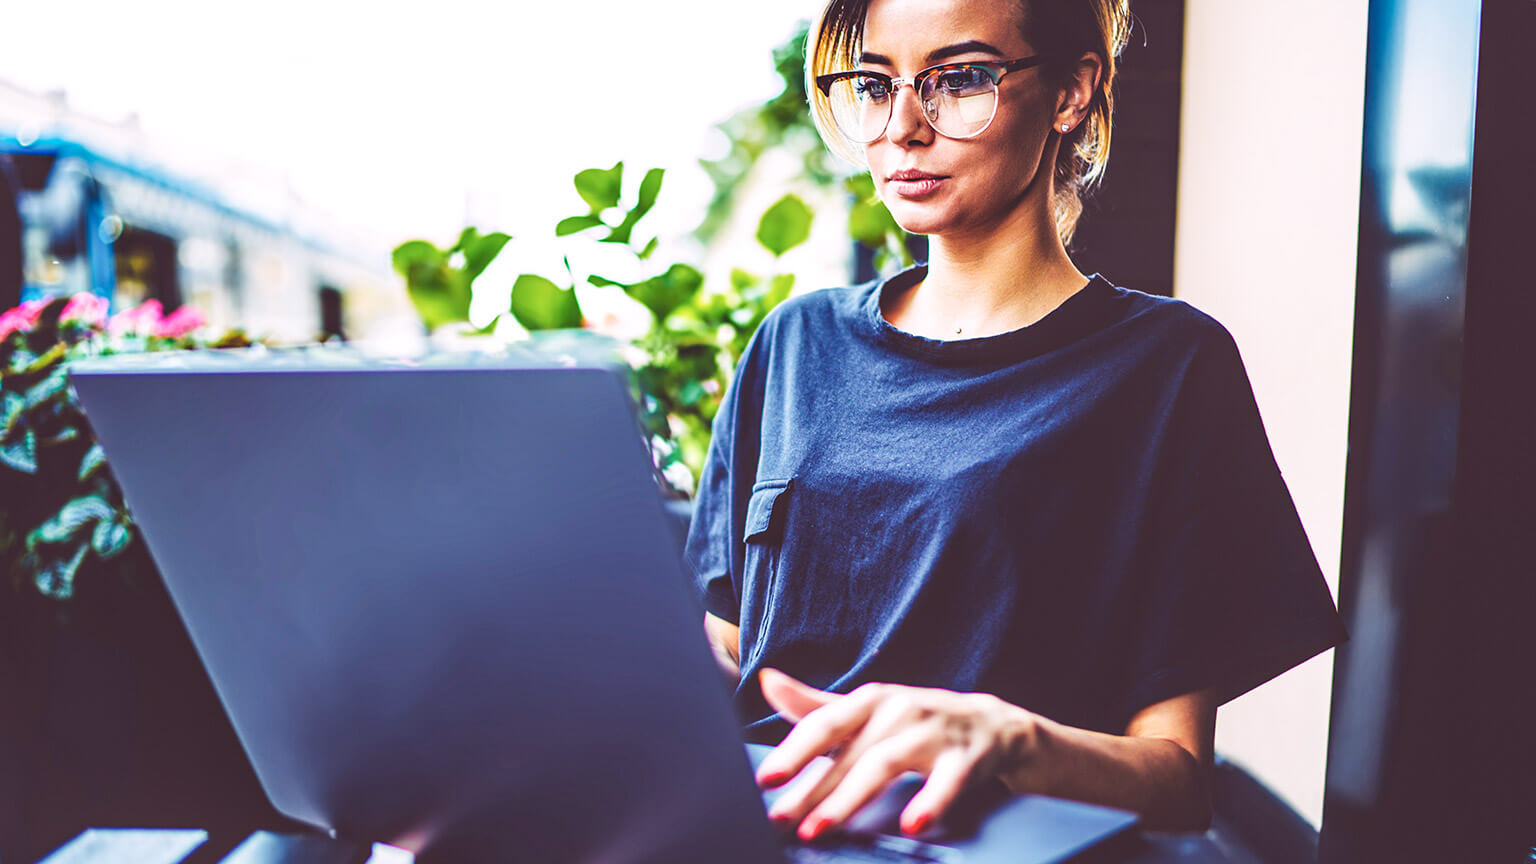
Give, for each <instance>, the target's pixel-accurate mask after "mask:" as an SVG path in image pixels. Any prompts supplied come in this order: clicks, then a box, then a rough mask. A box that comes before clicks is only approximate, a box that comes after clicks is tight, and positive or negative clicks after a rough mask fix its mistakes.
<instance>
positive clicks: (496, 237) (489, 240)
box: [464, 231, 512, 283]
mask: <svg viewBox="0 0 1536 864" xmlns="http://www.w3.org/2000/svg"><path fill="white" fill-rule="evenodd" d="M511 239H512V237H511V236H510V235H507V234H503V233H501V232H500V231H493V232H491V233H490V234H483V235H480V236H478V237H476V238H475V239H474V240H472V241H470V242H469V244H468V245H466V246H465V247H464V281H465V282H471V283H472V282H474V281H475V279H476V278H477V277H479V275H480V274H481V273H484V272H485V268H487V267H489V266H491V262H492V261H495V260H496V256H497V255H500V254H501V250H502V247H504V246H506V245H507V241H508V240H511Z"/></svg>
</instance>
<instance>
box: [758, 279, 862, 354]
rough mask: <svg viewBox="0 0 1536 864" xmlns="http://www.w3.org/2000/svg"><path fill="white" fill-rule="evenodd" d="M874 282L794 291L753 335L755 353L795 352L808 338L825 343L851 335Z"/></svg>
mask: <svg viewBox="0 0 1536 864" xmlns="http://www.w3.org/2000/svg"><path fill="white" fill-rule="evenodd" d="M877 286H878V283H876V282H868V283H865V284H862V285H853V286H850V287H844V288H820V289H816V290H814V291H807V292H806V293H804V294H796V295H795V296H793V297H790V298H788V299H787V300H785V301H784V302H782V303H780V304H779V305H777V306H775V307H774V308H773V311H771V312H769V313H768V315H767V316H766V317H765V318H764V319H763V323H762V325H761V326H759V327H758V331H757V333H756V334H754V335H753V347H754V348H755V349H756V351H755V352H749V353H761V354H772V353H774V352H775V351H778V350H785V351H796V350H798V349H799V348H801V347H803V345H804V343H806V342H807V341H808V340H814V342H815V343H816V344H820V345H826V344H827V343H828V342H829V341H837V340H838V339H840V338H843V337H846V336H851V335H852V334H853V333H854V332H855V331H856V328H857V327H858V326H859V321H860V320H861V319H862V317H863V315H864V307H865V304H866V303H867V302H868V300H869V298H870V295H871V294H872V293H873V292H874V291H875V289H876V288H877Z"/></svg>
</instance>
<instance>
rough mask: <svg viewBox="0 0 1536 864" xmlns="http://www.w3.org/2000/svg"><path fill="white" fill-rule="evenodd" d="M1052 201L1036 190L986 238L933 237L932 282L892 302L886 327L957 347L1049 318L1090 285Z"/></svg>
mask: <svg viewBox="0 0 1536 864" xmlns="http://www.w3.org/2000/svg"><path fill="white" fill-rule="evenodd" d="M1049 194H1050V184H1049V183H1043V184H1038V185H1032V187H1031V189H1030V190H1029V191H1027V192H1026V193H1025V196H1024V198H1023V199H1022V200H1021V201H1020V202H1019V203H1018V205H1016V206H1015V207H1014V208H1013V209H1012V211H1011V212H1010V213H1009V215H1008V216H1007V217H1006V218H1005V219H1003V220H1002V221H1001V222H999V223H993V224H992V225H990V226H988V229H987V230H985V231H977V232H956V233H945V234H942V235H932V236H930V237H929V247H928V254H929V258H928V273H927V275H926V276H925V277H924V278H923V281H922V282H920V283H918V284H917V285H915V286H914V287H913V288H912V290H910V291H908V292H906V293H905V294H904V295H903V296H901V297H898V298H895V299H894V300H893V302H892V303H891V304H890V308H888V309H887V310H886V318H887V320H889V321H890V322H891V323H892V324H893V325H895V326H897V327H900V328H902V329H904V330H907V331H908V332H912V333H917V334H919V335H923V336H929V337H932V338H936V339H954V338H977V337H981V336H990V335H995V334H997V333H1005V332H1008V331H1010V330H1015V329H1018V328H1020V327H1024V326H1027V325H1029V324H1033V323H1034V322H1035V321H1038V320H1040V319H1041V318H1043V317H1045V315H1046V314H1047V313H1049V312H1050V311H1051V310H1052V309H1055V308H1056V307H1057V306H1059V305H1060V304H1061V302H1062V301H1063V300H1065V299H1066V298H1067V297H1069V296H1071V295H1072V294H1073V293H1074V292H1075V291H1077V290H1078V289H1079V288H1081V287H1082V286H1083V285H1084V283H1085V282H1087V277H1085V276H1084V275H1083V274H1082V273H1080V272H1078V270H1077V268H1076V267H1075V266H1073V264H1072V260H1071V259H1070V258H1069V257H1067V251H1066V249H1065V247H1063V246H1062V243H1061V238H1060V236H1059V235H1058V234H1057V233H1056V225H1055V221H1054V219H1053V218H1052V211H1051V207H1050V206H1049V198H1048V196H1049ZM1042 199H1043V200H1042Z"/></svg>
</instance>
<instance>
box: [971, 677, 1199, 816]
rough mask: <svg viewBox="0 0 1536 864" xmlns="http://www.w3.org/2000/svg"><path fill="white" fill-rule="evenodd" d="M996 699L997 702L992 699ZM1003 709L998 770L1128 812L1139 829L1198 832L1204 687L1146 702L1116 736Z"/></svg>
mask: <svg viewBox="0 0 1536 864" xmlns="http://www.w3.org/2000/svg"><path fill="white" fill-rule="evenodd" d="M998 701H999V702H1001V700H998ZM1002 706H1003V707H1001V708H1000V709H999V710H1001V711H1003V712H1004V713H1005V714H1007V715H1011V718H1012V719H1011V721H1009V722H1008V723H1007V724H1006V726H1005V728H1006V729H1007V730H1008V732H1007V733H1006V734H1005V735H1004V737H1003V743H1002V745H1001V749H1002V752H1003V753H1004V756H1003V758H1002V759H1001V764H1000V765H999V771H998V774H999V776H1000V777H1001V778H1002V780H1003V782H1004V783H1006V784H1007V786H1008V788H1009V789H1011V790H1013V791H1014V792H1015V793H1017V794H1023V793H1027V792H1037V793H1040V794H1044V795H1054V796H1056V797H1058V798H1072V799H1074V800H1077V801H1092V802H1094V803H1098V804H1106V805H1109V806H1111V807H1119V808H1122V809H1125V810H1132V811H1135V812H1137V813H1140V814H1141V815H1142V818H1143V820H1144V822H1145V824H1146V826H1147V827H1150V828H1166V829H1171V830H1178V831H1203V830H1205V829H1206V828H1207V827H1209V826H1210V822H1211V797H1210V773H1211V765H1212V762H1213V755H1212V752H1213V750H1214V739H1215V735H1216V705H1215V700H1214V698H1213V696H1212V694H1211V693H1210V692H1208V691H1200V692H1195V693H1186V694H1184V695H1182V696H1175V697H1174V698H1172V699H1168V700H1166V701H1163V702H1159V703H1157V704H1155V705H1150V706H1148V707H1146V708H1144V709H1142V710H1141V711H1140V712H1138V713H1137V714H1136V716H1135V717H1133V718H1131V722H1130V723H1129V724H1127V726H1126V729H1125V734H1124V735H1106V734H1104V733H1102V732H1090V731H1088V730H1086V729H1078V728H1075V727H1072V726H1066V725H1063V724H1061V723H1056V722H1053V721H1051V720H1047V719H1046V718H1044V717H1040V716H1039V715H1036V714H1031V713H1029V712H1028V711H1025V710H1024V709H1022V708H1019V707H1017V706H1014V705H1009V704H1007V703H1005V702H1004V703H1002Z"/></svg>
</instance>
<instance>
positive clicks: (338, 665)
mask: <svg viewBox="0 0 1536 864" xmlns="http://www.w3.org/2000/svg"><path fill="white" fill-rule="evenodd" d="M72 378H73V384H74V386H75V388H76V392H77V393H78V394H79V397H80V399H81V401H82V403H83V405H84V407H85V410H86V413H87V415H88V417H89V418H90V421H91V424H92V426H93V427H94V429H95V431H96V433H97V436H98V438H99V439H100V441H101V443H102V445H103V447H104V448H105V450H106V453H107V457H108V461H109V463H110V465H111V467H112V469H113V471H114V473H115V474H116V476H117V478H118V480H119V481H120V482H121V484H122V486H123V490H124V494H125V496H126V499H127V502H128V505H129V507H130V509H131V511H132V513H133V515H134V518H135V520H136V522H137V523H138V525H139V527H140V528H141V529H142V534H143V537H144V539H145V541H146V542H147V543H148V546H149V549H150V552H151V553H152V555H153V557H154V559H155V561H156V563H157V564H158V565H159V567H160V570H161V572H162V573H163V575H164V578H165V583H166V587H167V589H168V590H169V593H170V595H171V598H172V600H173V601H174V602H175V604H176V607H177V609H178V610H179V611H180V613H181V615H182V617H183V619H184V620H185V622H186V625H187V628H188V630H189V632H190V634H191V636H192V640H193V643H194V644H195V645H196V648H197V650H198V652H199V654H200V655H201V658H202V660H203V662H204V664H205V665H206V666H207V668H208V672H209V674H210V677H211V678H212V680H213V683H214V686H215V688H216V689H217V691H218V694H219V697H220V698H221V699H222V701H223V704H224V707H225V709H226V710H227V711H228V713H229V716H230V719H231V720H232V722H233V724H234V727H235V730H236V732H237V734H238V735H239V737H240V740H241V742H242V744H243V745H244V747H245V749H246V752H247V753H248V755H249V756H250V759H251V763H252V765H253V766H254V768H255V771H256V774H257V776H258V777H259V778H260V781H261V783H262V786H263V788H264V789H265V791H266V793H267V795H268V797H269V798H270V799H271V801H272V803H273V805H274V806H276V808H277V809H278V810H279V811H281V812H282V813H284V814H286V815H288V816H291V817H293V818H295V819H298V820H300V821H303V822H306V823H308V824H310V825H313V826H315V827H316V828H318V829H321V830H324V831H327V832H330V833H332V834H333V835H335V836H339V837H342V838H347V839H353V840H359V841H366V842H374V841H377V842H385V843H389V844H392V845H396V846H400V847H403V848H405V849H409V850H411V851H413V852H415V853H417V856H418V860H420V861H429V860H430V861H438V860H441V861H456V862H457V861H537V862H563V861H570V862H577V861H581V862H615V864H628V862H637V864H638V862H658V864H660V862H667V864H675V862H694V861H698V862H740V864H755V862H763V864H768V862H783V861H786V860H792V861H845V860H846V861H861V860H881V861H945V862H950V861H965V862H972V864H974V862H991V861H998V862H1002V861H1008V862H1048V861H1059V860H1065V859H1067V858H1069V857H1071V856H1072V855H1075V854H1077V853H1078V852H1080V851H1082V850H1084V849H1087V848H1089V847H1092V846H1095V845H1097V844H1100V843H1102V842H1103V841H1105V840H1107V839H1108V838H1112V837H1117V836H1122V835H1126V834H1127V832H1128V831H1129V829H1130V828H1131V826H1132V825H1133V823H1134V821H1135V818H1134V816H1132V815H1130V814H1126V813H1122V812H1120V811H1115V810H1109V809H1105V808H1100V807H1093V806H1090V805H1084V804H1077V803H1071V802H1064V801H1057V800H1055V799H1049V798H1040V797H1030V798H1019V799H1012V800H1009V801H1006V802H1004V803H1002V804H1000V805H998V806H996V807H994V808H993V809H991V810H990V811H989V812H987V813H985V814H981V815H979V816H978V817H977V818H976V819H975V820H974V821H973V822H972V823H970V824H962V822H955V823H953V824H952V825H951V826H950V827H948V828H941V829H939V833H938V834H936V835H935V836H933V837H925V838H924V840H923V842H916V841H911V840H908V839H905V838H901V837H899V836H896V835H895V834H894V833H891V831H890V829H892V828H893V827H894V825H895V818H894V817H895V813H896V812H898V811H899V807H900V803H901V800H904V799H903V798H902V797H901V796H907V797H910V795H911V794H912V792H913V791H914V788H915V786H914V784H915V782H916V781H913V782H909V783H904V784H898V787H897V788H895V789H893V790H892V791H891V793H890V794H888V795H887V796H886V797H884V798H882V799H881V800H880V801H878V802H876V804H875V805H872V806H871V807H870V808H869V809H868V810H867V811H866V813H865V814H863V815H862V816H861V821H860V822H859V823H858V825H857V826H856V827H857V828H858V830H855V831H853V832H850V833H848V834H844V835H843V836H842V837H841V838H840V839H839V840H838V842H836V843H834V844H830V845H827V846H817V847H814V848H813V847H804V846H798V845H796V844H794V843H791V842H789V839H792V838H786V837H784V836H781V835H780V834H779V833H778V832H776V831H775V830H774V829H773V828H772V827H771V826H770V824H769V822H768V820H767V819H766V817H765V815H764V810H763V801H762V798H761V797H760V793H759V792H758V790H757V788H756V784H755V783H754V782H753V779H752V772H751V766H750V763H749V754H748V752H747V751H745V750H744V749H743V747H742V745H741V743H740V739H739V737H738V732H739V727H738V725H737V721H736V719H735V717H734V715H733V711H732V709H731V706H730V702H729V698H728V694H727V692H726V688H725V687H724V686H722V683H721V681H720V678H719V674H718V671H717V669H716V667H715V664H714V661H713V659H712V656H711V653H710V651H709V650H708V647H707V645H706V643H705V640H704V636H703V631H702V626H701V622H702V610H701V607H700V606H699V604H698V601H697V599H696V598H695V595H694V591H693V588H692V586H691V583H690V580H689V578H688V577H687V575H686V572H685V567H684V565H683V564H682V560H681V554H680V549H679V547H678V544H677V540H676V534H675V532H674V531H673V530H671V529H670V526H669V524H668V521H667V520H668V519H669V518H670V517H669V516H668V515H667V514H666V513H665V511H664V508H663V505H662V502H661V497H660V495H659V494H658V490H657V486H656V483H655V480H654V479H653V473H652V471H651V468H650V459H649V454H648V453H647V452H646V448H645V445H644V443H643V440H642V436H641V433H640V430H639V426H638V423H637V421H636V417H635V413H634V409H633V406H632V404H631V401H630V397H629V392H628V388H627V384H626V382H625V379H624V377H623V375H622V374H620V373H618V372H616V371H614V370H612V369H607V368H504V367H502V368H495V367H493V368H487V367H486V366H485V365H484V363H483V362H482V363H476V364H468V365H464V366H459V367H446V368H445V367H437V368H420V367H412V366H410V365H401V364H390V363H377V362H370V363H357V362H354V361H350V360H348V361H347V362H345V363H342V362H326V361H316V360H314V359H312V358H311V359H308V360H306V361H305V362H304V363H303V364H302V365H296V364H293V363H292V362H290V361H284V360H281V359H273V358H270V357H267V358H263V357H261V356H259V355H257V356H244V357H241V356H236V355H229V354H219V355H207V356H202V355H189V354H173V355H168V356H163V357H158V358H154V357H151V358H147V359H146V358H106V359H103V360H97V361H91V362H88V363H82V364H79V365H77V367H76V368H75V371H74V373H73V376H72ZM760 753H761V751H759V752H758V754H757V755H758V756H760ZM946 831H947V832H948V833H945V832H946ZM929 841H932V842H929Z"/></svg>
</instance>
